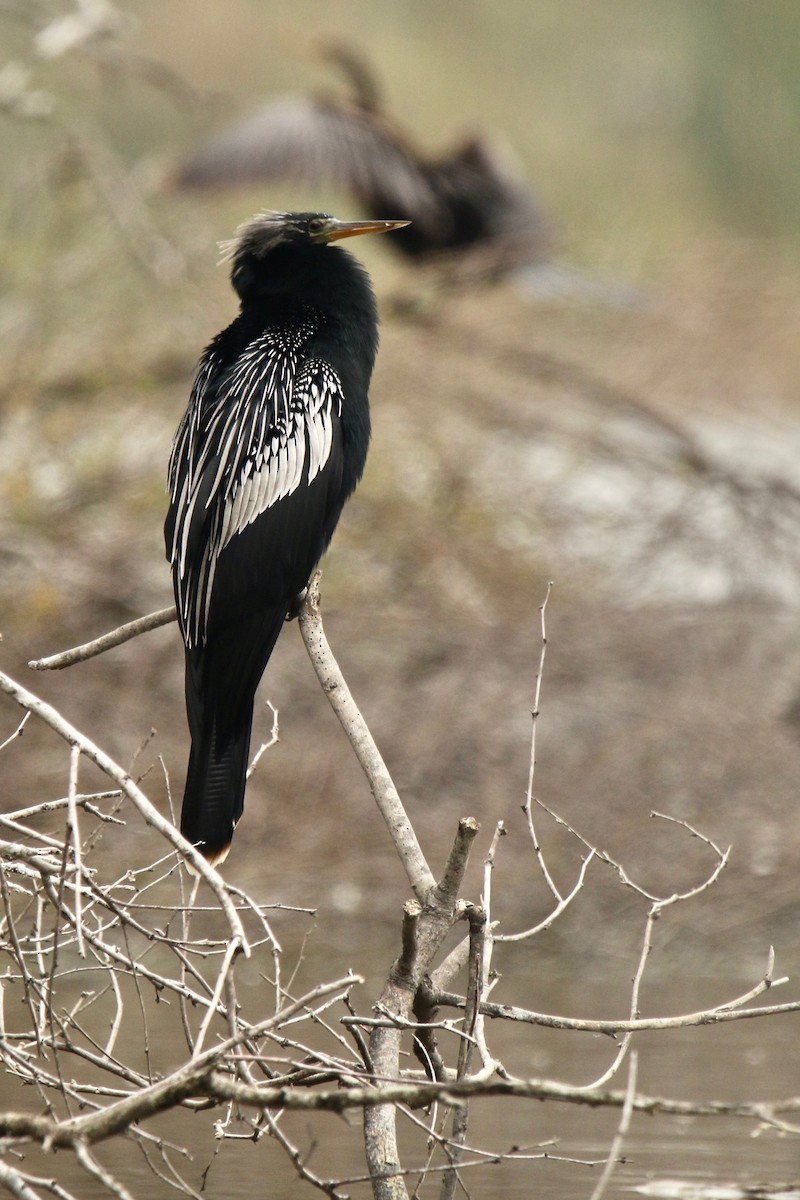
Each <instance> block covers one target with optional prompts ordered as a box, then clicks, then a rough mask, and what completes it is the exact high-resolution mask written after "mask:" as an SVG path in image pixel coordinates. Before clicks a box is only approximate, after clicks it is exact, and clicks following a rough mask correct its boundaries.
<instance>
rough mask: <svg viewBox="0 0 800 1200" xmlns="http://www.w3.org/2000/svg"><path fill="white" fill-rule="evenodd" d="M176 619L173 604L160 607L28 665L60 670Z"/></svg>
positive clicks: (32, 660)
mask: <svg viewBox="0 0 800 1200" xmlns="http://www.w3.org/2000/svg"><path fill="white" fill-rule="evenodd" d="M177 619H178V610H177V609H176V607H175V605H174V604H173V605H172V606H171V607H170V608H161V609H159V610H158V612H152V613H148V615H147V616H146V617H137V618H136V620H135V621H128V622H127V624H125V625H120V626H119V628H118V629H112V630H111V631H110V632H109V633H104V634H103V635H102V636H101V637H98V638H95V639H94V640H93V641H91V642H84V644H83V645H82V646H75V647H74V648H73V649H72V650H62V651H61V652H60V653H59V654H51V655H50V656H49V657H48V658H34V659H31V661H30V662H29V663H28V666H29V667H30V668H31V670H32V671H61V670H62V669H63V668H64V667H72V666H74V665H75V663H79V662H86V660H87V658H94V657H95V655H97V654H104V653H105V652H106V650H113V649H114V647H115V646H121V645H123V643H125V642H129V641H130V640H131V638H135V637H139V635H140V634H142V633H149V632H150V630H151V629H160V628H161V626H162V625H169V624H170V623H171V622H172V621H176V620H177Z"/></svg>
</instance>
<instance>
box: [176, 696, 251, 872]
mask: <svg viewBox="0 0 800 1200" xmlns="http://www.w3.org/2000/svg"><path fill="white" fill-rule="evenodd" d="M252 721H253V705H252V704H251V705H250V708H249V711H248V712H246V713H245V714H243V720H242V722H241V724H240V725H239V726H238V727H237V728H236V729H234V730H232V731H231V732H230V733H229V734H228V736H227V737H225V738H222V737H220V736H219V733H218V731H217V728H216V726H215V725H212V727H211V729H210V730H209V731H208V732H207V733H203V734H201V735H200V737H195V736H193V738H192V748H191V751H190V754H189V766H188V769H187V772H186V789H185V791H184V794H183V807H182V809H181V833H182V834H183V836H184V837H185V838H187V839H188V841H190V842H192V843H193V844H194V845H195V846H197V848H198V849H199V850H200V851H201V853H202V854H204V855H205V857H206V858H207V859H208V860H209V861H210V862H212V863H218V862H221V861H222V860H223V859H224V858H225V855H226V854H227V853H228V850H229V848H230V844H231V839H232V838H233V831H234V828H235V827H236V822H237V821H238V820H239V818H240V817H241V815H242V811H243V809H244V788H245V781H246V776H247V762H248V757H249V753H250V730H251V726H252Z"/></svg>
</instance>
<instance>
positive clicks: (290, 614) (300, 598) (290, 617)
mask: <svg viewBox="0 0 800 1200" xmlns="http://www.w3.org/2000/svg"><path fill="white" fill-rule="evenodd" d="M307 595H308V588H307V587H305V588H303V590H302V592H298V594H297V595H296V596H295V597H294V599H293V600H292V601H291V603H290V605H289V608H288V610H287V612H286V616H285V618H284V620H286V621H296V620H297V618H298V617H299V616H300V609H301V608H302V607H303V605H304V603H305V599H306V596H307Z"/></svg>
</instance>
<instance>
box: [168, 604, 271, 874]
mask: <svg viewBox="0 0 800 1200" xmlns="http://www.w3.org/2000/svg"><path fill="white" fill-rule="evenodd" d="M283 618H284V614H283V611H282V610H281V611H280V612H279V613H277V614H276V613H275V612H270V613H267V614H264V613H261V614H259V615H258V616H257V617H254V618H252V619H251V620H250V621H246V622H243V623H242V624H240V625H239V626H238V627H237V628H235V629H231V628H229V629H227V630H223V631H221V632H219V633H218V634H217V636H216V637H215V638H214V639H213V640H211V641H210V643H209V645H208V646H206V647H203V648H194V649H191V650H187V651H186V715H187V717H188V720H189V731H190V733H191V737H192V748H191V751H190V754H189V766H188V768H187V772H186V788H185V791H184V795H183V807H182V809H181V833H182V834H183V835H184V837H185V838H187V839H188V841H190V842H192V843H193V845H195V846H197V848H198V850H200V852H201V853H202V854H203V855H204V856H205V857H206V858H207V859H208V860H209V861H210V862H212V863H218V862H221V861H222V860H223V859H224V858H225V855H226V854H227V853H228V849H229V847H230V844H231V839H232V838H233V831H234V828H235V826H236V823H237V821H238V820H239V818H240V817H241V815H242V811H243V809H244V790H245V782H246V775H247V763H248V757H249V753H250V733H251V729H252V724H253V699H254V696H255V691H256V688H257V687H258V683H259V680H260V679H261V676H262V674H263V672H264V667H265V666H266V664H267V660H268V659H269V656H270V654H271V653H272V651H273V648H274V646H275V643H276V641H277V640H278V635H279V634H280V631H281V629H282V627H283Z"/></svg>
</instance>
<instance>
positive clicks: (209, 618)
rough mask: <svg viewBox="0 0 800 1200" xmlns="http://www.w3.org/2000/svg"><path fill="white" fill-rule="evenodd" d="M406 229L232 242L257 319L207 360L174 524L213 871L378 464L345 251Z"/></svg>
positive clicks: (175, 477) (197, 825) (266, 234)
mask: <svg viewBox="0 0 800 1200" xmlns="http://www.w3.org/2000/svg"><path fill="white" fill-rule="evenodd" d="M402 224H403V222H397V221H366V222H365V221H360V222H351V223H346V222H340V221H336V220H335V219H334V218H332V217H329V216H327V215H326V214H317V213H263V214H261V215H259V216H257V217H254V218H253V220H252V221H250V222H248V223H247V224H246V225H244V226H243V227H242V228H241V229H240V230H239V231H238V233H237V236H236V237H235V239H234V240H233V241H232V242H231V243H230V244H229V246H228V248H227V252H228V256H229V258H230V260H231V264H232V270H231V280H232V283H233V286H234V288H235V290H236V292H237V293H238V296H239V299H240V301H241V311H240V313H239V316H238V317H237V318H236V319H235V320H234V321H233V323H232V324H231V325H229V326H228V328H227V329H225V330H223V332H222V333H220V334H218V335H217V337H216V338H214V340H213V341H212V342H211V344H210V345H209V346H208V347H207V349H206V350H205V352H204V354H203V355H202V357H201V359H200V363H199V365H198V369H197V374H196V377H195V382H194V386H193V388H192V394H191V398H190V401H189V406H188V408H187V410H186V412H185V414H184V416H183V419H182V420H181V423H180V425H179V427H178V431H177V433H176V436H175V442H174V445H173V449H172V455H171V458H170V467H169V489H170V503H169V511H168V515H167V520H166V524H165V530H164V532H165V539H166V547H167V557H168V559H169V561H170V563H171V565H172V575H173V584H174V589H175V600H176V604H177V608H178V620H179V624H180V628H181V633H182V635H183V640H184V644H185V647H186V710H187V716H188V721H189V730H190V733H191V739H192V744H191V752H190V757H189V765H188V770H187V778H186V788H185V793H184V799H183V808H182V812H181V830H182V832H183V833H184V835H185V836H186V837H187V838H188V840H189V841H191V842H192V843H194V844H195V845H197V846H198V847H199V848H200V849H201V851H202V852H203V853H204V854H205V855H206V857H207V858H209V859H210V860H211V861H220V860H221V859H222V858H223V857H224V855H225V854H226V853H227V850H228V847H229V845H230V841H231V837H232V835H233V829H234V826H235V825H236V822H237V821H238V820H239V817H240V816H241V814H242V808H243V803H244V790H245V775H246V770H247V761H248V754H249V746H250V731H251V725H252V718H253V702H254V696H255V691H256V688H257V686H258V683H259V680H260V679H261V676H262V674H263V672H264V668H265V667H266V664H267V661H268V659H269V657H270V655H271V653H272V651H273V649H274V646H275V643H276V641H277V639H278V636H279V634H280V631H281V628H282V626H283V623H284V620H285V618H286V615H287V612H288V611H289V610H290V609H291V608H292V607H293V605H294V604H295V603H296V600H297V597H298V596H299V595H300V594H301V593H302V592H303V590H304V588H305V587H306V585H307V583H308V580H309V577H310V575H311V573H312V571H313V570H314V567H315V566H316V564H317V562H318V561H319V559H320V557H321V556H322V554H323V552H324V551H325V549H326V548H327V546H328V543H329V542H330V540H331V536H332V534H333V531H334V529H335V527H336V524H337V522H338V520H339V517H340V514H341V511H342V508H343V506H344V503H345V501H346V500H347V498H348V496H350V494H351V493H352V492H353V490H354V488H355V486H356V484H357V483H358V481H359V479H360V478H361V474H362V472H363V470H364V463H365V461H366V456H367V447H368V444H369V436H370V417H369V402H368V389H369V383H370V376H371V374H372V368H373V364H374V361H375V354H376V350H377V344H378V337H377V314H376V307H375V299H374V296H373V293H372V288H371V286H370V282H369V278H368V276H367V274H366V272H365V271H364V269H363V268H362V267H361V266H360V264H359V263H358V262H357V261H356V260H355V259H354V258H353V257H352V255H350V254H348V253H347V252H346V251H345V250H342V249H340V248H338V247H335V246H330V245H329V243H330V242H332V241H336V240H338V239H339V238H343V237H350V236H354V235H356V234H363V233H377V232H385V231H388V230H391V229H395V228H399V227H400V226H401V225H402Z"/></svg>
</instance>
